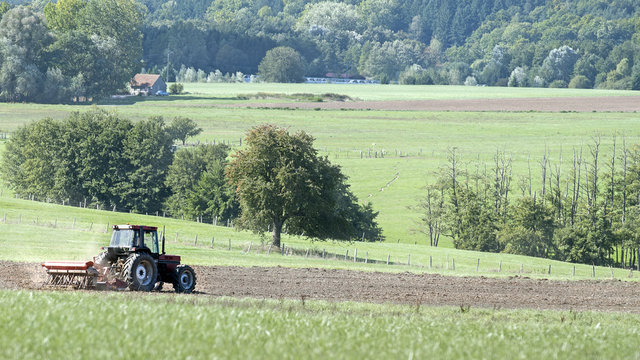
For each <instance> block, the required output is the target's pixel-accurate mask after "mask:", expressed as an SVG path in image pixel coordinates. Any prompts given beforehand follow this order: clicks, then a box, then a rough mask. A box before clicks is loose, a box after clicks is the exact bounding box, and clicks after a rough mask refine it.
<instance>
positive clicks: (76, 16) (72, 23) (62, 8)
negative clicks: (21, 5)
mask: <svg viewBox="0 0 640 360" xmlns="http://www.w3.org/2000/svg"><path fill="white" fill-rule="evenodd" d="M86 4H87V1H86V0H58V1H57V2H55V3H53V2H50V3H48V4H47V5H46V6H45V7H44V10H43V12H44V16H45V18H46V19H47V25H48V26H49V29H51V30H54V31H59V32H67V31H71V30H76V29H77V28H78V27H79V25H80V21H81V19H82V15H81V12H82V11H83V10H84V8H85V6H86Z"/></svg>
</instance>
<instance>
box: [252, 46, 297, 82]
mask: <svg viewBox="0 0 640 360" xmlns="http://www.w3.org/2000/svg"><path fill="white" fill-rule="evenodd" d="M304 71H305V64H304V60H303V59H302V57H301V56H300V54H299V53H298V52H297V51H295V50H294V49H292V48H290V47H286V46H279V47H277V48H273V49H271V50H269V51H267V54H266V55H265V56H264V59H262V61H261V62H260V65H259V66H258V74H259V75H260V76H261V77H262V79H263V80H264V81H267V82H278V83H297V82H303V81H304Z"/></svg>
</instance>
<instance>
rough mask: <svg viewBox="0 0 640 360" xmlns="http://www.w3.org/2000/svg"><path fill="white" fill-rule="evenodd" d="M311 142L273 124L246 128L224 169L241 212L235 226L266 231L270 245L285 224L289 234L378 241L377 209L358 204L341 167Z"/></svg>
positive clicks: (300, 133)
mask: <svg viewBox="0 0 640 360" xmlns="http://www.w3.org/2000/svg"><path fill="white" fill-rule="evenodd" d="M313 140H314V139H313V137H312V136H310V135H308V134H306V133H305V132H302V131H300V132H297V133H295V134H289V132H288V131H287V130H285V129H282V128H278V127H276V126H274V125H263V126H259V127H256V128H253V129H252V130H250V131H249V133H248V135H247V138H246V140H245V142H246V145H247V147H246V149H244V150H240V151H238V152H237V153H236V154H235V155H233V160H232V162H231V163H230V164H229V166H228V168H227V177H228V179H229V182H230V183H231V184H232V185H234V187H235V188H236V195H237V197H238V200H239V202H240V208H241V210H242V214H241V216H240V218H239V219H238V221H237V222H236V224H238V225H239V226H240V227H242V228H247V229H252V230H254V231H264V230H267V229H270V230H271V231H272V240H273V245H274V246H280V234H281V233H282V230H283V227H284V226H285V224H286V226H287V230H288V232H289V233H292V234H299V235H305V236H309V237H314V238H319V239H325V238H334V239H349V240H351V239H353V240H356V239H357V240H368V241H376V240H380V239H382V236H381V231H380V229H379V228H378V226H377V224H376V223H375V221H374V219H375V217H376V215H377V213H375V212H373V211H372V210H371V207H370V206H368V205H367V206H361V205H359V204H357V203H356V201H357V199H356V198H355V196H353V194H352V193H351V192H350V191H349V186H348V185H347V184H345V180H346V177H345V176H344V175H342V173H341V172H340V168H339V167H338V166H336V165H332V164H331V163H330V162H329V160H328V159H327V158H326V157H319V156H318V155H317V152H316V150H315V149H314V148H313Z"/></svg>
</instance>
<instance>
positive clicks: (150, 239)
mask: <svg viewBox="0 0 640 360" xmlns="http://www.w3.org/2000/svg"><path fill="white" fill-rule="evenodd" d="M144 242H145V245H146V246H147V247H148V248H150V249H151V252H152V253H156V254H157V253H159V252H160V251H159V250H158V233H157V232H156V231H145V232H144Z"/></svg>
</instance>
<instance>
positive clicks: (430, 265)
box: [429, 255, 433, 269]
mask: <svg viewBox="0 0 640 360" xmlns="http://www.w3.org/2000/svg"><path fill="white" fill-rule="evenodd" d="M432 266H433V259H432V258H431V255H429V269H431V267H432Z"/></svg>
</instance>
